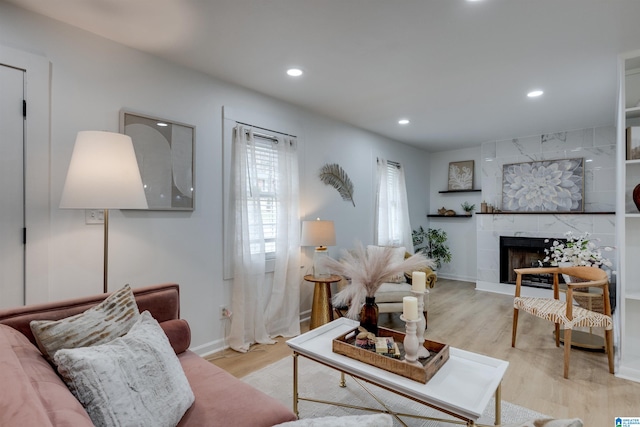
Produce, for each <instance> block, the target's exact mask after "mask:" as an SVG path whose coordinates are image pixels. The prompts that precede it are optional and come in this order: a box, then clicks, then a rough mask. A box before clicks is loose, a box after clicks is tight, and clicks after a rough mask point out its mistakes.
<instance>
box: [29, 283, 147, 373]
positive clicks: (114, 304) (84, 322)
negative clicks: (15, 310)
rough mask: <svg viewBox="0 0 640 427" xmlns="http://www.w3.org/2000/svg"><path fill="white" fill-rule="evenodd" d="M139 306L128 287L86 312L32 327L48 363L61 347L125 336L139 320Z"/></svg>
mask: <svg viewBox="0 0 640 427" xmlns="http://www.w3.org/2000/svg"><path fill="white" fill-rule="evenodd" d="M139 316H140V312H139V311H138V304H137V303H136V299H135V298H134V296H133V292H132V291H131V288H130V287H129V285H125V286H124V287H123V288H121V289H120V290H118V291H116V292H114V293H113V294H111V295H109V296H108V297H107V298H106V299H105V300H104V301H102V302H101V303H100V304H98V305H96V306H94V307H91V308H90V309H88V310H86V311H85V312H83V313H80V314H76V315H75V316H70V317H65V318H64V319H60V320H32V321H31V323H30V324H29V326H30V327H31V332H33V336H34V337H35V338H36V342H37V343H38V348H39V349H40V352H41V353H42V354H43V355H44V357H46V358H47V360H49V361H53V356H54V355H55V353H56V352H57V351H58V350H60V349H62V348H77V347H88V346H91V345H97V344H104V343H107V342H109V341H111V340H113V339H115V338H118V337H121V336H123V335H124V334H126V333H127V332H128V331H129V329H131V327H132V326H133V324H134V323H135V322H136V320H138V317H139Z"/></svg>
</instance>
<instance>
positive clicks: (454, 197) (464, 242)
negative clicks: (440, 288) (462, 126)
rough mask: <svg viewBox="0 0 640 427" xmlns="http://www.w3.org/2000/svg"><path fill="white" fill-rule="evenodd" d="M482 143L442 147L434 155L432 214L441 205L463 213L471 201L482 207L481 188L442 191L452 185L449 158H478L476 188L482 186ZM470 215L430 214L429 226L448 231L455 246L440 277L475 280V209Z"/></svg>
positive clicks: (443, 266)
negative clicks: (447, 149) (455, 216)
mask: <svg viewBox="0 0 640 427" xmlns="http://www.w3.org/2000/svg"><path fill="white" fill-rule="evenodd" d="M480 152H481V150H480V146H477V147H472V148H465V149H461V150H451V151H441V152H439V153H432V154H431V155H430V162H429V171H430V174H431V192H430V202H429V205H430V207H431V208H430V210H429V213H430V214H436V213H437V210H438V209H440V208H443V207H444V208H447V209H452V210H454V211H456V213H458V214H463V213H464V211H463V210H462V208H461V207H460V205H461V204H462V203H463V202H465V201H467V202H469V203H470V204H475V205H476V211H478V212H479V211H480V202H481V201H482V196H481V194H482V193H480V192H471V193H445V194H442V193H439V192H440V191H446V190H447V188H448V174H449V162H460V161H464V160H473V161H474V183H473V186H474V188H476V189H480V188H482V174H481V173H480V166H481V162H480V154H481V153H480ZM476 211H474V213H473V215H472V216H471V217H470V218H446V217H445V218H429V227H431V228H440V229H442V230H444V231H445V232H446V233H447V238H448V241H447V244H448V245H449V249H450V250H451V255H452V256H451V262H450V263H447V264H443V265H442V268H440V269H439V270H438V277H443V278H448V279H457V280H466V281H475V278H476V221H477V217H476V215H475V212H476Z"/></svg>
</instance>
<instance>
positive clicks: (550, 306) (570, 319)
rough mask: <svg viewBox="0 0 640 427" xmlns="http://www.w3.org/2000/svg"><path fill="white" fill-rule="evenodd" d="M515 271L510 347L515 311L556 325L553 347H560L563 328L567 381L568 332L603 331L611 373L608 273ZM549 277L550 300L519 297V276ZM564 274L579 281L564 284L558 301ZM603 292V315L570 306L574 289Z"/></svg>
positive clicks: (590, 270) (547, 269) (561, 269)
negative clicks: (578, 329)
mask: <svg viewBox="0 0 640 427" xmlns="http://www.w3.org/2000/svg"><path fill="white" fill-rule="evenodd" d="M514 271H515V272H516V275H517V276H516V295H515V298H514V301H513V331H512V336H511V347H515V346H516V331H517V329H518V311H519V310H524V311H525V312H527V313H529V314H532V315H534V316H536V317H540V318H542V319H545V320H548V321H550V322H552V323H554V324H555V331H556V333H555V338H556V347H559V346H560V326H561V325H562V326H563V328H564V377H565V378H569V354H570V353H569V352H570V350H571V331H572V329H573V328H574V327H586V328H598V327H600V328H604V330H605V351H606V352H607V357H608V359H609V372H611V373H612V374H613V373H614V366H613V320H612V318H611V303H610V301H609V279H608V277H607V273H606V272H605V271H604V270H601V269H600V268H597V267H540V268H518V269H515V270H514ZM536 274H551V275H552V276H553V298H534V297H521V296H520V291H521V287H522V276H525V275H536ZM559 274H566V275H569V276H572V277H576V278H578V279H580V282H578V283H567V292H566V301H571V302H572V303H571V304H567V303H566V302H565V301H561V300H560V290H559V286H558V275H559ZM594 287H595V288H601V289H602V307H604V310H603V312H602V313H598V312H596V311H592V310H587V309H585V308H583V307H580V306H576V305H573V301H575V299H574V290H575V289H582V288H594Z"/></svg>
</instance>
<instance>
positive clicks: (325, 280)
mask: <svg viewBox="0 0 640 427" xmlns="http://www.w3.org/2000/svg"><path fill="white" fill-rule="evenodd" d="M304 280H306V281H307V282H313V283H315V284H316V285H315V288H314V289H313V304H312V305H311V322H310V324H309V329H315V328H317V327H318V326H322V325H324V324H325V323H329V322H331V321H332V320H333V306H332V305H331V284H332V283H336V282H339V281H340V280H342V277H340V276H337V275H335V274H332V275H331V276H329V277H314V276H313V275H311V274H307V275H306V276H304Z"/></svg>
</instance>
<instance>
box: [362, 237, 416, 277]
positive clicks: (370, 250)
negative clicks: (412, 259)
mask: <svg viewBox="0 0 640 427" xmlns="http://www.w3.org/2000/svg"><path fill="white" fill-rule="evenodd" d="M384 250H391V263H392V264H399V263H401V262H402V261H404V254H405V253H406V249H405V248H404V246H401V247H399V248H394V247H392V246H374V245H369V246H367V256H371V254H376V253H378V252H382V251H384ZM387 281H388V282H389V283H406V281H407V279H406V277H405V276H404V272H402V273H399V274H396V275H394V276H391V277H389V278H388V279H387Z"/></svg>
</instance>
